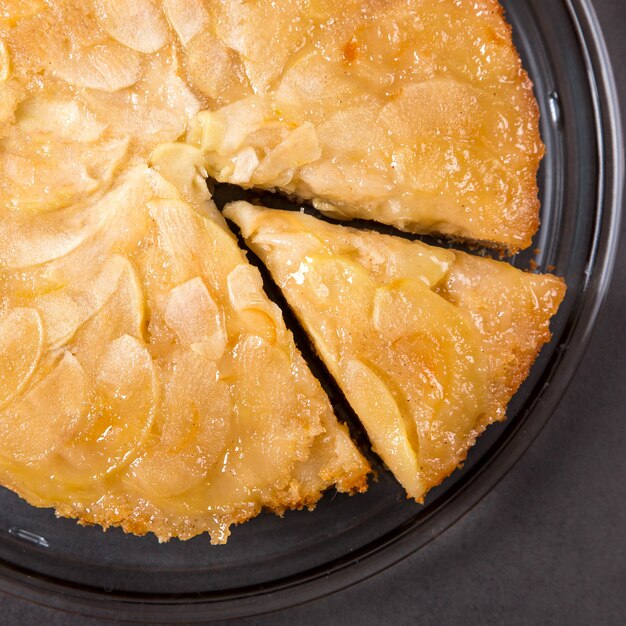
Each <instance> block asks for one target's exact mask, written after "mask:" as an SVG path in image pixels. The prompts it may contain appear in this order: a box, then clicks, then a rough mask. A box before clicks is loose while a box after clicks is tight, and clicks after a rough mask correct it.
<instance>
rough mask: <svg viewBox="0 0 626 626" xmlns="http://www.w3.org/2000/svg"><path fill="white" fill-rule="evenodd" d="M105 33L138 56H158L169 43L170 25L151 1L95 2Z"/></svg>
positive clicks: (110, 0)
mask: <svg viewBox="0 0 626 626" xmlns="http://www.w3.org/2000/svg"><path fill="white" fill-rule="evenodd" d="M95 6H96V12H97V15H98V18H99V20H100V23H101V24H102V25H103V27H104V29H105V30H106V31H107V32H108V33H109V34H110V35H111V36H112V37H113V38H114V39H116V40H117V41H119V42H120V43H122V44H124V45H125V46H127V47H129V48H132V49H133V50H136V51H137V52H144V53H150V52H156V51H157V50H160V49H161V48H162V47H163V46H164V45H165V44H166V43H167V40H168V30H167V24H166V22H165V19H164V16H163V14H162V12H161V10H160V7H159V6H158V4H157V3H156V2H153V1H152V0H95Z"/></svg>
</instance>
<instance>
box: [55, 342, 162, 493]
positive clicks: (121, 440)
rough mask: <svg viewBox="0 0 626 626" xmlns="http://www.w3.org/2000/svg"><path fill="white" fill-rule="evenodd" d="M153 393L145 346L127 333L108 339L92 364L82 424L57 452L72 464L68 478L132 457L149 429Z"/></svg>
mask: <svg viewBox="0 0 626 626" xmlns="http://www.w3.org/2000/svg"><path fill="white" fill-rule="evenodd" d="M157 394H158V387H157V381H156V375H155V371H154V366H153V363H152V359H151V358H150V354H149V353H148V351H147V350H146V348H145V347H144V346H143V345H142V344H141V343H139V341H137V339H135V338H134V337H131V336H129V335H123V336H121V337H120V338H119V339H116V340H115V341H113V342H111V343H110V344H109V346H108V348H107V349H106V351H105V352H104V354H103V356H102V357H101V359H100V361H99V363H98V365H97V366H96V371H95V380H94V397H93V401H92V405H91V407H90V411H89V414H88V417H87V420H86V423H85V427H84V428H83V429H81V430H80V432H78V433H77V434H76V436H75V437H74V440H73V441H72V443H71V444H70V445H68V446H67V447H66V448H65V449H64V450H63V451H61V452H60V454H61V455H62V456H63V457H64V458H65V459H66V461H67V462H68V464H69V466H70V468H71V469H69V470H68V471H67V474H68V476H67V479H68V481H71V482H74V483H75V482H78V483H79V484H82V483H83V482H85V481H90V480H96V479H98V478H101V477H103V476H104V475H106V474H110V473H111V472H113V471H116V470H119V469H120V468H121V467H123V466H124V465H125V464H126V463H129V462H130V461H132V460H133V453H135V452H136V451H137V449H138V448H139V447H140V446H141V445H142V444H143V442H144V441H145V439H146V437H147V436H148V433H149V432H150V428H151V426H152V422H153V421H154V411H155V407H156V402H157Z"/></svg>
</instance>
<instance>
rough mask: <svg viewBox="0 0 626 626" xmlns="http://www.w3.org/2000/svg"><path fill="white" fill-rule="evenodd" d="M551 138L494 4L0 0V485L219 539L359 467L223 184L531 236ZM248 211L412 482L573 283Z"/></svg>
mask: <svg viewBox="0 0 626 626" xmlns="http://www.w3.org/2000/svg"><path fill="white" fill-rule="evenodd" d="M542 150H543V148H542V144H541V141H540V138H539V136H538V132H537V106H536V103H535V101H534V99H533V97H532V92H531V86H530V83H529V81H528V78H527V76H526V74H525V73H524V71H523V70H522V68H521V65H520V61H519V59H518V56H517V54H516V52H515V50H514V48H513V45H512V42H511V33H510V28H509V27H508V26H507V24H506V23H505V21H504V19H503V16H502V11H501V8H500V7H499V5H498V4H497V2H495V1H493V0H479V1H477V2H471V3H470V2H458V1H453V0H438V1H434V0H408V1H402V2H400V1H399V0H385V1H380V0H368V1H367V2H361V1H359V2H357V1H356V0H339V1H335V2H327V1H326V0H306V1H305V0H294V1H286V0H285V1H278V2H277V1H275V0H259V1H258V2H247V3H244V2H240V1H239V0H86V1H84V2H79V1H77V0H5V1H4V2H0V483H1V484H2V485H4V486H6V487H8V488H10V489H12V490H14V491H16V492H17V493H18V494H20V495H21V496H23V497H24V498H26V499H27V500H28V501H29V502H30V503H32V504H34V505H36V506H48V507H54V508H55V509H56V511H57V513H58V514H59V515H64V516H70V517H75V518H77V519H78V520H79V521H80V522H82V523H97V524H101V525H102V526H104V527H105V528H106V527H108V526H114V525H117V526H121V527H123V528H124V529H125V530H127V531H130V532H133V533H137V534H143V533H146V532H148V531H151V532H153V533H155V534H156V535H157V536H158V537H159V539H161V540H167V539H168V538H170V537H174V536H175V537H180V538H182V539H186V538H188V537H191V536H193V535H195V534H198V533H201V532H205V531H208V532H209V533H210V535H211V540H212V541H213V542H216V543H220V542H224V541H226V539H227V537H228V534H229V527H230V526H231V525H232V524H235V523H239V522H242V521H245V520H247V519H249V518H251V517H253V516H254V515H256V514H257V513H258V512H259V511H260V510H261V509H263V508H267V509H270V510H273V511H275V512H277V513H279V514H280V513H282V512H283V511H284V510H285V509H287V508H302V507H311V506H313V505H314V504H315V502H316V501H317V500H318V499H319V498H320V497H321V494H322V492H323V491H324V490H325V489H326V488H328V487H331V486H335V487H336V488H337V489H338V490H339V491H344V492H354V491H362V490H364V489H365V488H366V479H367V475H368V472H369V470H370V468H369V465H368V463H367V461H366V460H365V459H364V457H363V456H362V455H361V453H360V452H359V451H358V449H357V448H356V447H355V445H354V444H353V442H352V441H351V439H350V437H349V434H348V431H347V429H346V427H345V426H344V425H342V424H340V423H339V422H338V421H337V419H336V418H335V416H334V414H333V410H332V407H331V405H330V402H329V400H328V398H327V396H326V395H325V393H324V391H323V390H322V388H321V386H320V384H319V382H318V381H317V380H316V379H315V378H314V376H313V374H312V373H311V371H310V370H309V367H308V366H307V364H306V362H305V360H304V359H303V357H302V356H301V354H300V353H299V352H298V350H297V348H296V346H295V344H294V341H293V338H292V335H291V333H290V332H289V331H288V330H287V328H286V326H285V324H284V321H283V317H282V313H281V311H280V309H279V308H278V307H277V306H276V305H275V304H274V303H272V302H271V301H270V300H269V299H268V298H267V296H266V294H265V292H264V290H263V285H262V281H261V277H260V274H259V272H258V271H257V270H256V269H255V268H254V267H253V266H251V265H250V264H249V263H248V262H247V260H246V257H245V254H244V253H243V252H242V251H241V250H240V248H239V247H238V245H237V241H236V239H235V238H234V236H233V235H232V234H231V233H230V231H229V230H228V227H227V225H226V222H225V220H224V219H223V217H222V216H221V214H220V213H219V211H218V210H217V208H216V206H215V204H214V203H213V201H212V199H211V196H210V193H209V190H208V188H207V184H206V178H207V177H208V175H213V176H214V177H215V178H216V179H218V180H219V181H227V182H231V183H235V184H238V185H241V186H244V187H252V186H259V187H264V188H270V189H280V190H283V191H284V192H287V193H289V194H295V195H298V196H300V197H302V198H306V199H311V200H312V201H313V203H314V204H315V205H316V206H317V207H318V208H319V209H321V210H323V211H327V212H331V213H333V214H334V215H336V216H343V217H364V218H367V219H371V220H377V221H379V222H386V223H388V224H392V225H394V226H396V227H398V228H402V229H406V230H413V231H416V232H430V231H433V232H439V233H444V234H449V235H452V236H455V237H465V238H469V239H471V240H475V241H483V242H485V243H487V244H489V245H494V246H496V247H499V248H503V249H504V248H506V249H509V250H516V249H519V248H523V247H525V246H527V245H528V244H529V242H530V238H531V237H532V234H533V233H534V231H535V230H536V228H537V225H538V219H537V213H538V205H537V189H536V180H535V175H536V171H537V166H538V163H539V160H540V158H541V155H542ZM230 214H231V216H232V217H233V218H235V219H237V220H239V221H240V222H241V223H242V226H243V227H244V230H246V231H250V228H249V226H248V224H249V223H250V221H251V220H252V221H254V222H255V223H256V222H257V221H259V222H258V223H259V225H261V224H264V225H263V229H265V228H266V227H267V229H268V232H267V233H265V235H263V234H262V233H261V232H259V233H252V232H248V235H252V238H251V245H252V246H253V247H255V248H257V249H259V250H267V254H268V255H269V256H268V257H267V260H268V263H269V264H270V266H271V267H272V271H273V272H274V274H275V276H276V277H277V280H278V281H279V282H284V283H285V284H284V285H283V286H284V287H285V289H286V292H287V295H288V297H289V298H290V299H292V300H293V303H294V306H295V308H296V310H297V311H298V313H299V314H300V316H301V318H302V319H303V321H304V322H305V324H306V326H307V327H308V329H309V331H310V332H311V333H312V335H313V336H314V338H315V340H316V342H318V344H319V345H318V349H319V350H320V352H321V354H322V356H323V357H324V358H325V359H326V361H327V362H328V363H329V365H330V368H331V371H332V373H333V374H334V375H335V376H336V377H337V379H338V381H339V382H340V384H341V386H342V387H343V388H344V389H345V391H346V394H347V396H348V398H349V400H350V401H351V402H352V403H353V404H354V406H355V408H356V410H357V412H358V413H359V414H360V416H361V418H362V419H363V421H364V423H365V424H366V426H367V429H368V431H369V432H370V435H371V437H372V442H373V444H374V446H375V448H376V449H377V450H378V451H379V453H380V454H381V456H382V457H383V459H384V460H385V461H386V462H387V463H388V464H389V466H390V467H391V468H392V469H393V470H394V472H395V473H396V474H397V475H398V476H399V478H400V479H401V481H402V482H403V484H404V485H405V487H406V488H407V491H408V492H409V493H410V494H411V495H412V496H413V497H415V498H417V499H420V498H421V497H422V496H423V493H424V492H425V491H426V489H427V488H428V487H429V486H430V485H432V484H435V483H436V482H438V481H439V480H441V478H442V477H443V476H445V475H446V474H447V473H449V471H450V470H451V469H452V468H453V467H454V466H455V465H457V464H458V463H459V461H460V460H461V459H462V458H463V456H464V454H465V452H466V450H467V447H468V446H469V445H470V444H471V443H472V441H473V440H474V438H475V437H476V435H477V434H478V433H479V432H480V430H481V429H482V428H484V427H485V425H486V424H487V423H489V421H492V420H495V419H501V418H502V417H503V416H504V410H505V405H506V403H507V401H508V400H509V398H510V396H511V395H512V393H513V392H514V391H515V389H516V388H517V386H518V385H519V383H520V382H521V380H523V378H524V377H525V376H526V373H527V371H528V368H529V367H530V365H531V363H532V361H533V358H534V356H535V354H536V352H537V350H538V349H539V347H540V345H541V344H542V343H543V342H544V341H546V340H547V339H548V337H549V332H548V320H549V318H550V316H551V315H552V314H553V313H554V311H555V310H556V308H557V306H558V302H559V300H560V298H561V297H562V285H561V283H560V282H559V281H558V280H557V279H554V278H552V277H538V276H531V275H527V274H522V273H520V272H517V271H516V270H513V269H510V268H508V269H507V268H506V266H504V265H502V264H496V263H494V262H490V261H486V260H484V259H475V258H472V257H469V256H467V255H462V254H460V253H454V252H451V251H445V250H439V249H434V248H427V247H425V246H422V245H420V244H417V243H411V244H409V243H406V242H402V241H400V240H397V241H396V240H395V239H394V238H383V237H379V236H377V235H369V234H367V233H361V234H358V233H355V232H353V231H348V230H342V229H338V228H335V227H331V226H325V225H323V224H321V223H320V222H317V221H315V220H312V219H311V218H304V217H299V216H298V215H293V216H282V214H270V213H262V214H261V213H258V210H256V209H252V208H251V207H246V206H244V205H239V206H238V207H235V208H231V209H230ZM261 215H262V216H264V217H263V218H261V217H260V216H261ZM277 215H279V216H280V217H276V216H277ZM266 220H269V221H268V222H267V223H266V222H265V221H266ZM283 221H284V223H285V224H286V225H288V226H285V227H284V229H286V230H285V232H283V227H282V226H280V227H279V224H280V223H282V222H283ZM274 226H276V227H277V229H278V231H279V232H276V233H272V232H271V230H272V228H274ZM289 229H291V230H289ZM299 229H300V230H299ZM336 233H341V234H340V235H337V234H336ZM326 234H327V235H326ZM326 236H328V241H326V239H325V237H326ZM263 237H265V243H263ZM259 238H260V239H259ZM336 238H339V239H340V240H341V241H344V243H341V244H338V243H336V242H335V243H333V242H334V241H335V239H336ZM274 240H275V241H276V244H275V245H274V244H271V245H270V242H271V241H274ZM350 241H352V242H357V241H359V242H363V243H362V244H359V245H358V246H357V244H356V243H350ZM259 246H260V247H259ZM268 246H269V247H268ZM355 246H356V247H355ZM353 248H354V249H353ZM350 250H352V252H350ZM309 252H310V253H311V254H316V255H318V256H319V262H317V261H316V262H315V263H312V262H309V261H308V260H307V259H308V257H307V256H306V255H308V254H309ZM301 254H304V255H305V256H304V257H302V259H304V260H302V259H300V261H298V263H299V264H298V268H300V266H301V269H298V268H296V269H294V268H293V264H294V263H295V262H296V259H298V258H300V256H299V255H301ZM359 255H361V256H362V257H363V258H361V256H359ZM270 257H271V258H270ZM364 259H368V260H367V262H365V261H364ZM281 263H282V264H283V265H282V266H281ZM364 263H365V264H364ZM368 264H369V265H368ZM381 264H382V265H381ZM385 264H386V265H387V266H388V267H386V269H385V267H384V266H385ZM375 268H378V269H376V270H375ZM307 272H308V274H307ZM372 272H373V273H372ZM376 272H378V273H376ZM385 272H387V273H385ZM290 276H293V278H288V277H290ZM314 277H315V278H314ZM416 277H420V278H419V279H417V278H416ZM312 279H314V280H315V281H317V282H314V283H310V282H309V281H311V280H312ZM289 281H292V282H293V281H295V285H296V286H298V287H301V288H302V289H301V291H297V290H295V291H293V290H291V289H290V287H289V285H288V284H287V283H288V282H289ZM351 281H352V282H351ZM346 283H347V285H346ZM289 284H291V283H289ZM496 285H498V286H499V287H497V288H496ZM311 289H312V290H313V291H310V290H311ZM315 289H319V290H321V291H319V293H317V294H316V296H315V298H317V299H315V298H314V297H313V295H311V294H313V293H314V290H315ZM294 294H295V295H297V296H298V297H295V296H294ZM307 294H308V295H307ZM348 295H349V297H348ZM352 298H353V300H352ZM320 305H321V308H320ZM359 307H362V308H361V309H360V310H359ZM370 309H371V311H370ZM394 310H395V311H403V313H402V315H394V314H392V311H394ZM365 311H369V312H370V313H371V314H370V315H364V314H363V313H364V312H365ZM332 329H335V330H334V331H333V330H332ZM333 332H336V333H337V334H336V336H335V335H333ZM367 337H369V338H371V341H372V343H371V345H369V346H368V345H367V341H366V338H367ZM375 346H380V347H381V350H382V351H381V353H380V354H379V355H377V354H376V353H375V351H374V347H375ZM366 348H367V350H366ZM383 348H384V349H383ZM372 351H374V352H372ZM333 359H334V360H333ZM377 359H379V360H377ZM407 380H410V384H408V385H407V386H404V382H403V381H407ZM394 429H395V430H394ZM394 432H396V433H397V434H398V436H397V437H396V438H395V440H393V441H394V443H393V444H391V445H392V448H389V445H390V444H389V442H390V441H391V440H392V439H393V437H392V434H393V433H394ZM400 434H401V435H402V436H400ZM393 446H395V448H394V447H393Z"/></svg>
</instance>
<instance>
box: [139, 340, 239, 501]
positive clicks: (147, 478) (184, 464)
mask: <svg viewBox="0 0 626 626" xmlns="http://www.w3.org/2000/svg"><path fill="white" fill-rule="evenodd" d="M161 368H162V369H161V379H162V381H163V387H164V389H163V401H162V411H163V419H164V421H163V424H162V426H161V435H160V438H159V439H158V440H157V443H156V444H155V445H154V446H152V447H150V441H148V443H147V448H148V450H147V452H146V454H145V455H144V456H143V457H141V459H140V460H138V461H137V462H136V463H135V464H134V465H133V467H132V468H131V470H130V474H131V476H132V477H133V479H134V480H136V481H138V482H139V484H140V485H142V486H144V487H145V488H146V489H148V490H149V492H150V493H154V494H156V495H157V496H158V497H171V496H177V495H179V494H182V493H184V492H186V491H188V490H189V489H192V488H193V487H196V486H198V485H200V484H201V483H203V482H205V483H206V482H207V481H209V479H208V478H207V474H208V473H209V472H210V471H211V470H212V468H214V467H215V466H216V465H218V464H220V469H221V460H222V457H223V455H224V452H225V450H226V447H227V445H228V444H229V443H230V441H229V435H230V434H231V430H232V428H231V427H232V424H231V420H232V418H231V415H232V404H231V399H230V395H229V389H228V385H227V384H226V383H224V382H222V381H219V380H218V373H217V369H216V367H215V364H214V362H213V361H212V359H211V358H208V359H207V358H206V357H204V356H202V355H198V354H196V353H195V352H193V351H185V352H181V353H177V354H175V355H173V356H172V357H170V358H167V359H166V360H165V361H163V362H162V363H161Z"/></svg>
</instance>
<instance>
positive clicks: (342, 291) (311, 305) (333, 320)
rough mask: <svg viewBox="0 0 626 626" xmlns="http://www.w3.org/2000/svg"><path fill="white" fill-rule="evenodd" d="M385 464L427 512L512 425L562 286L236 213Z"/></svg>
mask: <svg viewBox="0 0 626 626" xmlns="http://www.w3.org/2000/svg"><path fill="white" fill-rule="evenodd" d="M225 215H226V216H227V217H228V218H229V219H231V220H233V221H234V222H236V223H237V224H238V225H239V226H240V227H241V230H242V234H243V236H244V238H245V240H246V242H247V244H248V245H249V246H250V248H251V249H252V250H253V251H254V252H255V253H256V254H257V255H258V256H259V257H260V259H261V260H262V261H263V262H264V263H265V264H266V265H267V267H268V268H269V270H270V272H271V273H272V276H273V278H274V280H275V281H276V283H277V284H278V286H279V287H280V288H281V289H282V291H283V293H284V294H285V297H286V298H287V301H288V302H289V304H290V305H291V306H292V307H293V309H294V311H295V313H296V315H297V316H298V318H299V319H300V321H301V322H302V324H303V326H304V328H305V329H306V331H307V332H308V333H309V335H310V337H311V339H312V341H313V343H314V345H315V348H316V349H317V352H318V353H319V355H320V357H321V358H322V359H323V360H324V362H325V363H326V365H327V367H328V369H329V370H330V372H331V374H333V376H334V377H335V379H336V380H337V382H338V383H339V385H340V386H341V388H342V390H343V392H344V393H345V395H346V398H347V400H348V401H349V402H350V404H351V405H352V406H353V408H354V409H355V411H356V413H357V414H358V416H359V418H360V420H361V421H362V423H363V425H364V426H365V429H366V430H367V432H368V434H369V437H370V440H371V443H372V446H373V449H374V450H375V451H376V452H377V453H378V454H379V455H380V456H381V458H382V459H383V460H384V461H385V463H386V464H387V466H388V467H389V468H390V469H391V470H392V472H393V473H394V474H395V476H396V478H397V479H398V480H399V481H400V483H401V484H402V485H403V486H404V488H405V489H406V491H407V494H408V495H409V496H410V497H412V498H415V499H416V500H417V501H420V502H421V501H422V500H423V498H424V495H425V493H426V492H427V491H428V490H429V489H430V488H432V487H433V486H435V485H437V484H439V483H440V482H441V481H442V480H443V479H444V478H445V477H446V476H448V475H449V474H450V473H451V472H452V471H453V470H454V469H455V468H456V467H457V466H458V465H459V464H460V463H461V462H462V461H463V460H464V458H465V456H466V454H467V451H468V449H469V448H470V447H471V446H472V445H473V444H474V442H475V440H476V437H477V436H478V435H480V433H481V432H482V431H483V430H484V429H485V428H486V427H487V426H488V425H489V424H490V423H492V422H494V421H496V420H502V419H504V417H505V411H506V405H507V404H508V402H509V400H510V399H511V397H512V395H513V394H514V393H515V391H516V390H517V388H518V387H519V385H520V384H521V383H522V381H523V380H524V379H525V378H526V376H527V375H528V372H529V370H530V367H531V365H532V363H533V361H534V360H535V358H536V356H537V354H538V352H539V350H540V349H541V346H542V345H543V344H544V343H546V342H547V341H548V340H549V339H550V331H549V322H550V318H551V317H552V316H553V315H554V314H555V313H556V311H557V309H558V307H559V304H560V302H561V300H562V299H563V296H564V293H565V285H564V283H563V281H562V280H561V279H559V278H557V277H555V276H552V275H538V274H530V273H526V272H522V271H520V270H517V269H515V268H513V267H512V266H510V265H508V264H506V263H502V262H499V261H494V260H491V259H487V258H482V257H476V256H472V255H469V254H465V253H462V252H457V251H454V250H448V249H443V248H436V247H431V246H427V245H425V244H423V243H421V242H417V241H408V240H406V239H402V238H399V237H394V236H389V235H382V234H379V233H374V232H367V231H360V230H354V229H351V228H347V227H343V226H337V225H332V224H329V223H326V222H323V221H320V220H318V219H316V218H314V217H311V216H309V215H305V214H302V213H298V212H292V211H277V210H269V209H263V208H259V207H254V206H252V205H251V204H248V203H245V202H239V203H234V204H231V205H229V206H228V207H227V208H226V210H225Z"/></svg>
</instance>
